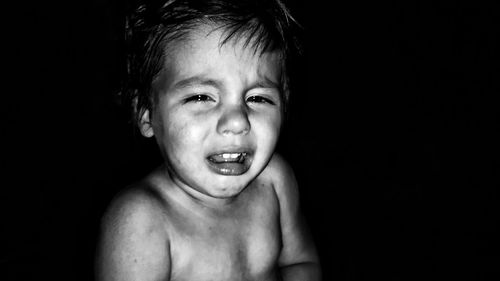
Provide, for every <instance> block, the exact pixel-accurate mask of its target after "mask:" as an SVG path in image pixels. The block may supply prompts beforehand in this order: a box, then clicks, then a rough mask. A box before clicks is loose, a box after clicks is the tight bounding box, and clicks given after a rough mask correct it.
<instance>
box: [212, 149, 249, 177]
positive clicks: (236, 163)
mask: <svg viewBox="0 0 500 281" xmlns="http://www.w3.org/2000/svg"><path fill="white" fill-rule="evenodd" d="M250 156H251V155H250V153H249V152H223V153H218V154H212V155H210V156H208V157H207V160H208V161H207V162H208V166H209V167H210V168H211V169H212V171H214V172H215V173H217V174H221V175H226V176H237V175H241V174H243V173H245V172H246V171H248V169H249V168H250V164H251V159H250V158H251V157H250Z"/></svg>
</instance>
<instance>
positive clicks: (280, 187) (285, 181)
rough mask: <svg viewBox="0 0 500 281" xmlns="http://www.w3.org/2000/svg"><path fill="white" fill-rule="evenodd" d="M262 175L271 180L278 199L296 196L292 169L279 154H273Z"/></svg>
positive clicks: (295, 183) (295, 184)
mask: <svg viewBox="0 0 500 281" xmlns="http://www.w3.org/2000/svg"><path fill="white" fill-rule="evenodd" d="M262 176H263V177H264V178H265V179H266V180H268V181H269V182H271V184H272V186H273V187H274V189H275V191H276V194H277V195H278V198H279V199H280V200H283V199H287V198H289V197H290V196H292V197H296V196H298V194H297V192H298V189H297V181H296V179H295V174H294V172H293V169H292V167H291V166H290V164H288V162H287V161H286V160H285V159H284V158H283V157H282V156H281V155H279V154H277V153H275V154H274V155H273V157H272V158H271V160H270V161H269V164H268V165H267V167H266V169H265V170H264V171H263V173H262Z"/></svg>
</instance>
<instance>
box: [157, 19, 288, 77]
mask: <svg viewBox="0 0 500 281" xmlns="http://www.w3.org/2000/svg"><path fill="white" fill-rule="evenodd" d="M227 32H228V31H227V30H224V29H223V28H220V27H217V26H213V25H208V24H204V25H201V26H198V27H197V28H195V29H193V30H191V31H190V32H189V33H187V35H186V36H184V37H183V38H182V40H178V41H176V42H173V43H171V44H169V45H168V46H167V47H166V49H165V62H164V63H165V64H164V69H165V70H167V72H170V73H171V74H173V73H172V72H174V73H175V74H178V75H183V74H186V75H188V74H192V73H193V72H208V73H212V74H213V75H216V74H217V73H218V72H217V71H223V70H226V71H230V70H232V71H239V72H243V74H245V73H246V74H255V75H258V76H265V77H266V78H268V79H272V80H278V77H279V75H280V74H281V56H280V54H279V53H278V52H268V51H262V50H261V49H259V47H258V46H256V45H255V43H256V42H254V40H255V39H253V38H252V39H250V40H248V39H247V37H245V35H244V34H241V35H238V36H233V37H231V38H229V39H227V38H228V37H227V36H228V33H227ZM214 71H215V72H214ZM275 82H278V81H275Z"/></svg>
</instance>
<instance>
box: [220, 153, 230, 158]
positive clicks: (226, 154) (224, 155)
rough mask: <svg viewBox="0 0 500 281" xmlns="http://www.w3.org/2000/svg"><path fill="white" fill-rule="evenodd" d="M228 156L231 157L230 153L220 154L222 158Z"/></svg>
mask: <svg viewBox="0 0 500 281" xmlns="http://www.w3.org/2000/svg"><path fill="white" fill-rule="evenodd" d="M229 157H231V154H229V153H223V154H222V158H224V159H227V158H229Z"/></svg>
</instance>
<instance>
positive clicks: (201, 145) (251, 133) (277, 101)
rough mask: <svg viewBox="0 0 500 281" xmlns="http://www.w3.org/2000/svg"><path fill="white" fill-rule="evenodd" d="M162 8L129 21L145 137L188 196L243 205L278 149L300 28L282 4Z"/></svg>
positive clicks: (224, 0)
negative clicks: (237, 200)
mask: <svg viewBox="0 0 500 281" xmlns="http://www.w3.org/2000/svg"><path fill="white" fill-rule="evenodd" d="M152 2H153V4H149V5H144V6H141V8H140V9H139V10H138V11H137V13H136V18H135V19H132V20H131V21H129V24H133V26H130V30H132V32H134V34H132V36H136V37H135V40H139V41H134V40H133V41H132V43H134V42H136V44H138V45H136V46H132V47H133V50H136V51H137V52H132V54H131V57H130V64H129V67H130V68H129V71H130V72H131V73H130V74H131V75H132V80H131V81H130V85H129V86H130V87H131V88H130V90H131V91H130V93H131V94H132V98H133V99H135V101H136V104H135V109H136V114H137V115H136V118H137V121H138V124H139V127H140V130H141V133H142V134H143V135H144V136H146V137H151V136H153V135H154V136H155V138H156V141H157V143H158V145H159V148H160V150H161V152H162V154H163V157H164V158H165V162H166V164H167V168H168V169H169V173H170V176H171V178H172V179H173V180H174V181H175V183H176V184H177V185H178V186H181V187H185V188H184V189H185V190H187V191H189V192H195V193H196V194H198V195H200V194H201V195H202V196H207V195H208V196H209V197H212V198H213V197H215V198H228V197H233V196H235V195H236V194H238V193H239V192H241V190H243V189H244V187H245V186H247V185H248V183H249V182H250V181H252V180H253V179H255V177H257V176H258V175H259V174H260V173H261V172H262V170H263V169H264V168H265V167H266V165H267V163H268V162H269V160H270V158H271V156H272V154H273V151H274V148H275V145H276V142H277V140H278V136H279V131H280V127H281V124H282V119H283V111H284V106H285V104H286V102H287V98H288V97H287V95H288V90H287V83H288V82H287V75H286V63H285V61H286V57H287V54H288V51H289V46H288V43H287V42H288V41H287V40H288V38H289V37H288V36H289V35H288V31H287V28H286V27H287V26H288V25H289V24H290V22H289V21H291V20H292V19H291V18H290V16H289V15H288V12H287V11H286V9H285V8H284V7H283V6H282V4H281V3H280V2H278V1H277V0H268V1H264V0H262V1H257V0H253V1H245V0H238V1H234V0H205V1H202V0H196V1H186V0H178V1H175V0H174V1H167V2H166V3H163V2H164V1H152ZM159 2H162V3H159ZM137 36H138V37H137ZM140 42H142V44H141V43H140ZM132 90H133V91H132Z"/></svg>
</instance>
